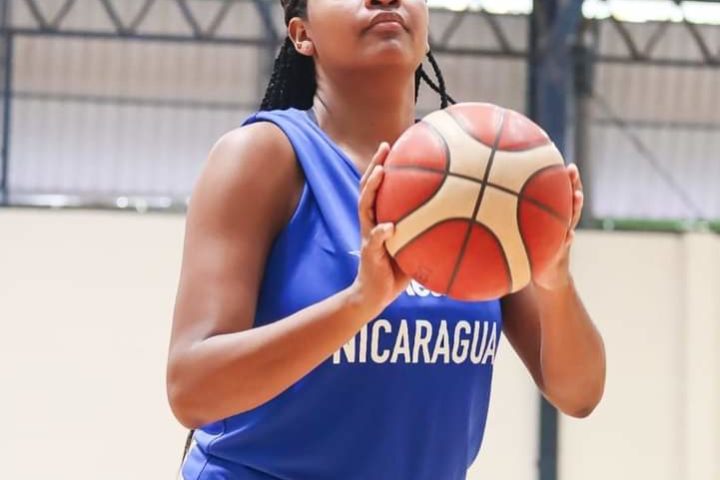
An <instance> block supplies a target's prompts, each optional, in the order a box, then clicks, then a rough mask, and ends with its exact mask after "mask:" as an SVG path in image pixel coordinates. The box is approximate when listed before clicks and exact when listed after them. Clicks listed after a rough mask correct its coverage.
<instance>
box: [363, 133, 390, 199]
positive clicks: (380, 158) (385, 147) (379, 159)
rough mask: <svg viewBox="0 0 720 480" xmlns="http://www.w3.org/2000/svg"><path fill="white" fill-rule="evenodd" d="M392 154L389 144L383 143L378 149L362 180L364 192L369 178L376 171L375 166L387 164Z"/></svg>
mask: <svg viewBox="0 0 720 480" xmlns="http://www.w3.org/2000/svg"><path fill="white" fill-rule="evenodd" d="M389 152H390V145H389V144H388V143H387V142H382V143H381V144H380V147H379V148H378V151H377V152H375V155H373V158H372V160H371V161H370V165H368V167H367V168H366V169H365V173H363V176H362V178H361V179H360V189H361V190H362V189H363V188H364V187H365V184H366V183H367V181H368V178H370V175H371V174H372V172H373V170H374V169H375V166H377V165H382V164H384V163H385V159H386V158H387V155H388V153H389Z"/></svg>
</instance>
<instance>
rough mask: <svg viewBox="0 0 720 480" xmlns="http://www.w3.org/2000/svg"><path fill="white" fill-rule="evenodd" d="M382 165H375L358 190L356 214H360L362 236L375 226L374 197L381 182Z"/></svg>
mask: <svg viewBox="0 0 720 480" xmlns="http://www.w3.org/2000/svg"><path fill="white" fill-rule="evenodd" d="M383 173H384V172H383V167H381V166H380V165H376V166H375V168H374V169H373V171H372V172H371V173H370V175H369V178H368V180H367V182H366V184H365V187H364V188H363V189H362V191H361V192H360V200H359V202H358V214H359V216H360V231H361V234H362V235H363V237H365V236H367V235H368V234H369V233H370V230H371V229H372V228H373V227H374V226H375V197H376V196H377V191H378V188H380V184H381V182H382V177H383Z"/></svg>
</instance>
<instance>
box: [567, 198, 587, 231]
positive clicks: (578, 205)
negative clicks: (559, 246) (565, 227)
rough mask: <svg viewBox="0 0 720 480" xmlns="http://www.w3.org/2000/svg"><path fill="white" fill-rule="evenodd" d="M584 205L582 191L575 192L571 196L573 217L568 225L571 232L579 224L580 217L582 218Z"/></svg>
mask: <svg viewBox="0 0 720 480" xmlns="http://www.w3.org/2000/svg"><path fill="white" fill-rule="evenodd" d="M584 204H585V195H584V194H583V192H582V190H577V191H576V192H575V194H574V195H573V216H572V222H571V223H570V229H571V230H573V229H575V227H577V226H578V224H579V223H580V217H581V216H582V209H583V205H584Z"/></svg>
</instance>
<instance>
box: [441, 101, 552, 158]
mask: <svg viewBox="0 0 720 480" xmlns="http://www.w3.org/2000/svg"><path fill="white" fill-rule="evenodd" d="M445 111H446V112H447V113H448V115H450V116H451V117H452V119H453V120H455V123H457V124H458V126H459V127H460V129H461V130H462V131H463V132H465V133H466V134H467V135H468V136H469V137H470V138H472V139H473V140H475V141H476V142H478V143H480V144H482V145H484V146H486V147H487V148H493V147H492V145H488V144H487V143H485V142H484V141H482V139H480V138H478V137H476V136H475V134H473V133H472V130H471V129H470V128H469V126H468V124H467V122H466V121H465V119H464V118H462V117H461V116H459V115H456V114H455V113H453V112H452V111H451V110H445ZM505 112H506V110H505V109H503V115H505ZM550 144H552V141H551V140H550V139H542V140H538V141H537V142H532V143H528V144H527V145H526V146H524V147H523V148H509V149H503V151H504V152H529V151H530V150H535V149H536V148H540V147H544V146H546V145H550Z"/></svg>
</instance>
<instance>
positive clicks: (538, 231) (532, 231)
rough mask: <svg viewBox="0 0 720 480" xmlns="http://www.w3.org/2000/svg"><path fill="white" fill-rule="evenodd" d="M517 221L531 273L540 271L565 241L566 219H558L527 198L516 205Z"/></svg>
mask: <svg viewBox="0 0 720 480" xmlns="http://www.w3.org/2000/svg"><path fill="white" fill-rule="evenodd" d="M518 208H519V211H518V223H519V225H520V232H521V234H522V237H523V242H524V243H525V248H526V249H527V253H528V258H529V260H530V268H531V270H532V273H533V275H535V274H538V273H539V272H542V271H543V270H544V269H545V268H546V267H547V265H548V262H549V261H550V260H552V259H553V257H554V256H555V255H556V254H557V253H558V251H559V250H560V248H561V247H562V245H563V242H564V241H565V236H566V235H567V230H568V226H569V225H568V223H569V220H568V221H565V219H558V218H557V217H554V216H553V215H551V214H550V213H548V212H547V211H545V210H543V209H542V208H540V207H538V206H537V205H534V204H533V203H531V202H529V201H527V200H521V201H520V205H519V206H518Z"/></svg>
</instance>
